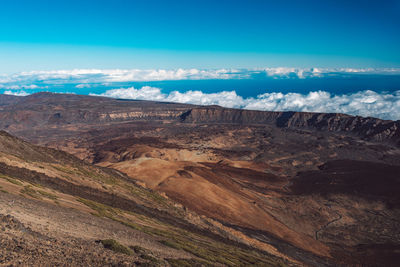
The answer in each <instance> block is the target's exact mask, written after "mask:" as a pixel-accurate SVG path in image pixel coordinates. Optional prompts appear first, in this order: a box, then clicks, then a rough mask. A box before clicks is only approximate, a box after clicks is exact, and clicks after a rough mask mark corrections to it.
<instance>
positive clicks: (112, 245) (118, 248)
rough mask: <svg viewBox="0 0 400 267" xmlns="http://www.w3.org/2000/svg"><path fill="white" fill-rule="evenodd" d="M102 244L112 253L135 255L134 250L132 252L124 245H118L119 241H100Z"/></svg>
mask: <svg viewBox="0 0 400 267" xmlns="http://www.w3.org/2000/svg"><path fill="white" fill-rule="evenodd" d="M100 243H102V244H103V246H104V247H105V248H106V249H110V250H112V251H115V252H119V253H123V254H126V255H132V254H133V252H132V250H130V249H129V248H127V247H125V246H124V245H122V244H120V243H118V241H116V240H114V239H105V240H100Z"/></svg>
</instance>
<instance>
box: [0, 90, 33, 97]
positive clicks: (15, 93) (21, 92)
mask: <svg viewBox="0 0 400 267" xmlns="http://www.w3.org/2000/svg"><path fill="white" fill-rule="evenodd" d="M4 94H5V95H15V96H27V95H29V93H27V92H25V91H4Z"/></svg>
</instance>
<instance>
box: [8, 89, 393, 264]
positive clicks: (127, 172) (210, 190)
mask: <svg viewBox="0 0 400 267" xmlns="http://www.w3.org/2000/svg"><path fill="white" fill-rule="evenodd" d="M0 117H1V120H0V126H1V127H2V128H4V129H6V130H7V131H9V132H10V133H12V134H14V135H16V136H18V137H22V138H24V139H25V140H28V141H30V142H33V143H35V144H40V145H43V146H46V147H52V148H56V149H58V150H62V151H65V152H67V153H69V154H73V155H74V156H76V157H78V158H79V159H81V160H84V161H80V160H78V159H77V158H75V157H72V156H70V155H69V154H67V153H62V152H55V151H58V150H47V148H43V147H38V146H32V145H29V144H28V143H26V142H23V141H21V140H20V139H15V140H14V139H13V137H10V136H9V137H8V139H7V140H9V141H7V142H10V145H7V142H6V141H5V139H4V140H3V149H4V153H5V154H8V156H7V158H8V161H6V160H4V164H6V166H3V167H2V168H1V169H2V170H3V173H5V175H7V176H10V175H17V174H18V175H19V177H21V178H18V179H20V180H21V181H26V182H27V183H34V184H40V185H42V186H44V187H49V188H51V190H56V191H60V194H61V193H62V194H66V195H69V196H74V199H76V198H78V199H85V200H83V202H84V206H86V207H89V208H90V209H91V211H90V212H92V213H95V214H97V215H99V214H101V216H100V217H106V218H108V219H110V216H111V220H112V221H114V223H115V221H117V223H122V224H123V225H125V226H126V224H129V225H130V223H132V221H127V220H131V219H132V216H131V214H133V213H134V214H138V215H137V216H138V217H136V219H135V220H134V221H133V222H134V223H136V224H140V227H139V228H140V229H143V228H142V227H143V226H144V225H145V226H151V227H153V228H156V229H159V230H160V227H157V226H156V225H158V224H161V225H163V226H162V228H163V229H165V227H166V228H168V229H171V227H173V229H174V234H176V231H181V230H178V229H183V230H184V231H185V232H184V233H185V234H184V235H188V236H190V237H191V238H192V239H193V238H194V239H195V240H198V241H199V242H200V243H201V244H203V245H201V246H200V245H199V243H198V242H197V241H196V244H192V243H190V244H192V245H193V246H196V247H197V248H198V249H199V250H200V251H202V252H201V253H200V251H199V250H198V249H196V251H193V249H194V247H193V246H192V245H190V246H189V247H187V246H185V244H186V242H189V241H188V239H180V238H181V237H179V238H178V239H177V240H175V239H168V238H172V237H171V236H170V235H169V234H166V233H163V234H161V236H163V237H165V238H167V237H168V238H167V239H168V240H164V239H163V240H164V241H165V242H167V243H166V244H170V247H171V248H175V249H177V248H178V251H179V253H182V251H183V252H185V253H190V255H195V257H198V258H200V260H205V261H206V262H208V263H210V262H213V263H215V262H218V263H220V264H224V265H240V264H244V265H251V264H253V263H254V262H252V263H251V264H250V263H249V261H246V262H242V260H244V259H246V260H247V259H250V258H251V259H254V258H252V256H251V257H250V255H249V254H247V253H248V251H249V250H247V249H248V248H249V247H250V251H253V252H256V253H257V257H261V258H262V259H263V260H265V261H272V262H275V259H278V261H280V262H284V263H285V264H287V265H296V264H300V265H307V266H338V265H368V263H369V262H375V263H377V264H378V265H382V266H396V263H397V262H398V261H399V260H400V254H399V253H398V250H399V244H400V234H399V231H398V229H400V225H399V223H398V222H399V218H400V214H399V211H400V209H399V206H398V203H399V198H398V196H399V195H400V193H399V192H398V188H399V181H398V176H397V173H399V171H400V170H399V166H400V148H399V146H398V128H396V127H397V125H398V122H392V121H382V120H378V119H374V118H360V117H353V116H349V115H343V114H317V113H297V112H262V111H248V110H238V109H226V108H221V107H216V106H210V107H200V106H193V105H185V104H175V103H158V102H151V101H126V100H116V99H108V98H102V97H91V96H79V95H65V94H61V95H60V94H50V93H40V94H35V95H31V96H27V97H21V98H18V101H17V102H15V103H12V104H8V105H5V106H3V107H1V110H0ZM13 140H14V141H13ZM18 147H21V148H23V149H22V150H21V151H22V152H21V153H20V152H18V151H20V150H18V149H16V148H18ZM6 148H7V149H6ZM38 151H43V152H40V153H39V154H38ZM53 154H54V156H53ZM47 155H49V156H47ZM10 157H12V158H15V157H16V158H22V159H24V161H26V162H27V163H23V164H25V165H26V164H28V163H29V166H31V165H32V164H34V166H31V167H32V168H31V170H33V171H35V172H39V173H40V171H41V170H43V169H46V170H48V171H47V172H46V173H45V175H42V174H36V173H34V174H32V173H30V172H27V171H26V170H19V169H15V168H16V167H18V168H21V166H25V165H21V164H22V163H21V164H20V165H15V164H14V165H11V166H10V164H9V161H10ZM69 157H72V158H71V159H68V158H69ZM58 158H63V160H62V161H60V162H59V161H57V159H58ZM36 161H38V162H41V163H35V162H36ZM42 162H45V163H46V162H47V163H46V164H44V163H42ZM57 162H59V163H57ZM74 162H75V163H74ZM78 162H79V163H78ZM57 164H58V165H57ZM54 166H55V167H54ZM65 166H66V167H65ZM24 168H25V169H26V167H24ZM57 168H58V169H57ZM82 168H83V170H82ZM50 170H51V172H50ZM111 170H114V171H111ZM60 172H61V173H60ZM54 173H56V174H54ZM95 173H102V175H100V177H103V178H101V179H98V175H97V174H95ZM103 173H104V174H103ZM50 174H52V176H51V175H50ZM49 177H50V178H49ZM52 177H58V178H60V179H56V180H55V179H53V178H52ZM107 177H108V178H107ZM110 177H111V178H110ZM110 179H111V180H110ZM113 179H115V181H118V182H117V184H115V183H114V182H112V181H114V180H113ZM55 181H57V183H56V182H55ZM107 181H108V182H107ZM26 185H28V184H26ZM139 185H140V186H139ZM24 186H25V184H24ZM24 186H23V187H24ZM132 188H134V190H133V191H132ZM18 190H22V188H20V189H18ZM18 190H17V191H16V192H19V191H18ZM27 190H28V191H26V192H29V188H28V189H27ZM33 190H34V191H35V192H37V191H38V190H39V189H37V188H33ZM132 192H139V193H137V194H136V193H132ZM39 194H40V193H39ZM25 195H26V194H25ZM59 202H60V201H59ZM83 202H82V201H74V202H73V205H72V206H75V205H81V206H82V203H83ZM93 202H96V203H100V204H101V205H105V207H111V208H112V209H111V208H110V209H111V210H109V209H108V208H104V207H103V208H102V206H100V207H99V206H96V205H97V204H93ZM81 206H77V207H81ZM93 210H94V211H93ZM119 210H122V211H123V214H122V215H121V214H120V215H121V216H122V217H118V216H119V215H118V216H117V215H116V214H119V213H118V211H119ZM13 216H15V215H14V214H13ZM135 216H136V215H135ZM139 217H140V218H142V219H143V218H144V221H145V222H144V221H142V219H138V218H139ZM150 218H153V219H155V220H156V221H152V220H151V219H150ZM17 219H18V218H17ZM22 223H23V222H22ZM165 225H167V226H165ZM88 227H89V226H88ZM135 227H136V226H135ZM92 229H93V228H92ZM135 229H136V230H138V229H137V228H135ZM146 229H147V228H146ZM199 229H200V230H199ZM155 232H156V230H152V231H151V234H155ZM210 232H211V233H210ZM146 233H147V234H149V233H148V232H146ZM188 233H189V234H188ZM191 233H196V236H192V234H191ZM157 235H159V233H158V234H157ZM198 235H203V236H205V237H207V238H211V239H212V240H214V241H204V240H203V239H199V238H200V237H199V236H198ZM181 236H182V233H181ZM105 238H106V236H102V238H99V239H101V240H103V239H105ZM156 238H160V237H159V236H158V237H156ZM182 238H183V237H182ZM161 239H162V238H160V239H157V240H159V241H161ZM207 240H208V239H207ZM224 240H229V241H226V242H227V243H228V244H230V242H232V241H235V242H237V243H235V245H234V248H235V249H236V248H240V249H244V250H245V251H247V252H243V253H245V254H242V252H240V253H239V252H238V253H239V254H238V253H233V254H234V255H242V256H240V257H239V258H240V260H239V259H238V258H237V257H235V258H230V260H229V262H228V261H223V260H222V259H221V258H219V257H223V258H226V257H227V255H226V254H223V253H222V252H221V249H217V248H216V247H215V246H217V247H218V248H223V249H224V250H225V249H226V250H228V251H231V252H232V250H230V249H233V248H228V247H225V245H223V246H222V245H221V246H222V247H221V246H220V245H219V244H220V243H219V242H222V243H223V244H226V242H225V241H224ZM117 241H119V242H121V243H123V244H127V241H126V239H123V237H122V236H120V240H119V239H118V240H117ZM164 241H162V242H164ZM203 241H204V242H205V243H207V244H208V243H209V242H211V244H213V245H212V248H211V247H208V246H206V248H205V247H204V244H205V243H204V242H203ZM71 242H72V241H71ZM124 242H125V243H124ZM171 242H172V245H171ZM214 242H218V245H215V246H214ZM152 244H153V243H152ZM232 244H233V243H232ZM243 246H244V247H243ZM142 247H143V246H142ZM146 248H147V249H149V247H146ZM210 251H214V252H213V253H214V254H212V255H213V256H212V257H213V259H210V258H208V259H207V258H206V256H205V254H209V253H211V252H210ZM203 252H204V253H203ZM177 253H178V252H177ZM179 253H178V254H179ZM199 253H200V254H199ZM259 253H261V254H259ZM263 253H266V254H263ZM178 254H177V255H178ZM231 254H232V253H230V254H229V255H231ZM190 255H189V254H185V255H183V254H179V256H176V257H175V258H173V259H187V257H188V258H189V259H190V260H198V259H197V258H193V256H190ZM199 255H200V256H199ZM260 255H261V256H260ZM262 255H264V256H265V257H266V258H265V257H264V256H262ZM160 257H161V258H162V259H163V260H164V262H165V260H166V261H168V260H167V259H169V258H168V257H167V256H160ZM190 257H192V258H190ZM215 257H217V258H218V260H215V259H216V258H215ZM274 257H277V258H274ZM261 258H256V260H257V261H260V260H261ZM264 263H265V262H264ZM268 263H269V262H268ZM268 263H265V264H268ZM261 265H262V264H261Z"/></svg>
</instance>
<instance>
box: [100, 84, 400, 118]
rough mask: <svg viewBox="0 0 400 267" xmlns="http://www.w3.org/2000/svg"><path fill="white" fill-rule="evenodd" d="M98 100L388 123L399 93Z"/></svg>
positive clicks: (129, 92)
mask: <svg viewBox="0 0 400 267" xmlns="http://www.w3.org/2000/svg"><path fill="white" fill-rule="evenodd" d="M101 96H106V97H113V98H121V99H137V100H153V101H166V102H178V103H188V104H197V105H219V106H222V107H228V108H242V109H252V110H264V111H303V112H324V113H325V112H326V113H346V114H350V115H359V116H363V117H368V116H371V117H377V118H382V119H389V120H399V119H400V90H399V91H396V92H393V93H376V92H374V91H370V90H366V91H360V92H357V93H353V94H344V95H332V94H330V93H329V92H326V91H315V92H309V93H307V94H299V93H287V94H283V93H265V94H261V95H258V96H257V97H254V98H253V97H249V98H243V97H242V96H240V95H237V93H236V92H235V91H222V92H218V93H211V94H207V93H203V92H201V91H187V92H183V93H182V92H178V91H173V92H170V93H169V94H165V93H163V92H162V90H161V89H160V88H156V87H150V86H144V87H142V88H140V89H135V88H134V87H130V88H120V89H113V90H108V91H106V92H105V93H103V94H101Z"/></svg>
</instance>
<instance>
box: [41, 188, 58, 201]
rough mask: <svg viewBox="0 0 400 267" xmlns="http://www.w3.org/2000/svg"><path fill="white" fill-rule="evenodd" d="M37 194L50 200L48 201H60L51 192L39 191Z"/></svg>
mask: <svg viewBox="0 0 400 267" xmlns="http://www.w3.org/2000/svg"><path fill="white" fill-rule="evenodd" d="M37 192H38V193H39V194H41V195H42V196H44V197H46V198H48V199H52V200H57V199H58V197H57V196H56V195H54V194H52V193H49V192H46V191H43V190H37Z"/></svg>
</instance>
